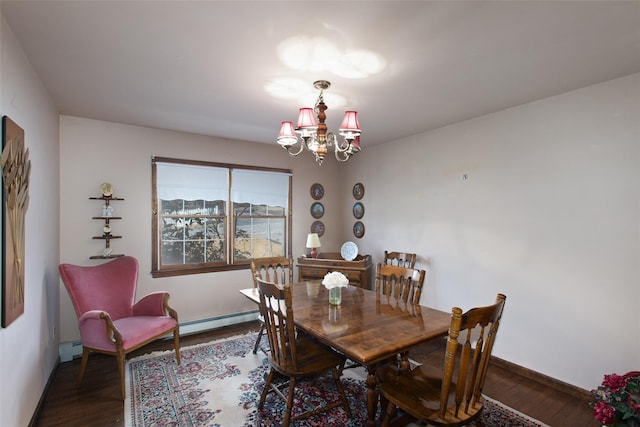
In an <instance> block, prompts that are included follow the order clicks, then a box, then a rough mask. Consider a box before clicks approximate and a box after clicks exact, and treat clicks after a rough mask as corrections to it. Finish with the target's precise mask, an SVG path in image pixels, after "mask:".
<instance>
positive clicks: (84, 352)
mask: <svg viewBox="0 0 640 427" xmlns="http://www.w3.org/2000/svg"><path fill="white" fill-rule="evenodd" d="M88 361H89V350H88V349H87V348H85V347H82V360H81V361H80V372H78V381H77V383H76V385H77V386H78V387H80V384H82V379H83V378H84V371H85V369H87V362H88Z"/></svg>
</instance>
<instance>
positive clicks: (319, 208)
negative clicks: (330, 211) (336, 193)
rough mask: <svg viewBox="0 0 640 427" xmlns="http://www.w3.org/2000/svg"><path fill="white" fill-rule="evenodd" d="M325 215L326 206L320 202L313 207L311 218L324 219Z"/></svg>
mask: <svg viewBox="0 0 640 427" xmlns="http://www.w3.org/2000/svg"><path fill="white" fill-rule="evenodd" d="M323 215H324V206H323V205H322V203H320V202H315V203H314V204H312V205H311V216H312V217H314V218H315V219H318V218H322V216H323Z"/></svg>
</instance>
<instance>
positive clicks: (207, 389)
mask: <svg viewBox="0 0 640 427" xmlns="http://www.w3.org/2000/svg"><path fill="white" fill-rule="evenodd" d="M254 342H255V334H247V335H241V336H235V337H231V338H227V339H224V340H219V341H213V342H210V343H206V344H199V345H195V346H190V347H184V348H182V349H181V352H180V353H181V356H182V364H181V365H180V366H178V365H176V361H175V355H174V353H173V351H166V352H155V353H150V354H147V355H143V356H140V357H137V358H135V359H131V360H129V361H128V362H127V370H126V376H127V378H126V382H127V397H126V400H125V405H124V412H125V414H124V419H125V427H152V426H153V427H159V426H176V427H192V426H194V427H195V426H198V427H200V426H202V427H204V426H206V427H217V426H228V427H236V426H242V427H253V426H278V425H282V421H283V416H282V413H283V410H284V402H283V401H282V400H281V399H280V398H279V397H278V396H275V395H274V394H273V393H270V394H269V397H268V398H267V401H266V403H265V406H264V409H263V411H261V412H258V410H257V403H258V400H259V399H260V393H261V392H262V389H263V386H264V378H265V375H266V374H267V372H268V370H269V362H268V359H267V357H266V356H265V355H264V354H263V353H261V352H258V354H257V355H256V354H253V353H252V350H253V344H254ZM365 378H366V373H365V371H364V369H362V368H357V369H347V370H345V371H344V374H343V376H342V383H343V385H344V389H345V392H346V393H347V396H348V398H349V404H350V406H351V411H352V417H351V418H350V419H349V418H347V416H346V413H345V412H344V410H343V409H342V408H334V409H333V410H331V411H329V412H327V413H325V414H320V415H316V416H314V417H312V418H308V419H306V420H301V421H298V422H296V423H294V424H293V425H295V426H297V427H303V426H304V427H311V426H313V427H316V426H318V427H319V426H323V427H328V426H340V427H343V426H351V427H361V426H364V425H365V424H366V386H365ZM299 389H300V392H299V393H297V394H296V397H295V400H294V403H295V408H294V413H297V412H302V411H304V410H306V408H307V407H308V406H309V405H311V406H314V407H315V406H316V405H318V404H320V403H322V402H324V401H325V400H328V401H334V400H336V399H337V397H336V395H337V391H335V386H334V384H333V380H332V379H331V376H330V375H328V376H326V377H323V378H320V379H318V380H316V381H315V382H314V383H313V384H311V383H305V384H304V385H303V386H301V387H299ZM482 418H483V422H484V425H485V426H486V427H516V426H517V427H533V426H540V427H544V426H545V424H542V423H540V422H539V421H536V420H534V419H532V418H529V417H527V416H526V415H524V414H521V413H519V412H517V411H515V410H513V409H511V408H509V407H506V406H505V405H502V404H501V403H500V402H497V401H494V400H491V399H487V403H486V405H485V410H484V411H483V416H482ZM470 426H474V424H470Z"/></svg>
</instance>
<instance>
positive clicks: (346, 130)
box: [338, 111, 362, 138]
mask: <svg viewBox="0 0 640 427" xmlns="http://www.w3.org/2000/svg"><path fill="white" fill-rule="evenodd" d="M338 130H339V132H340V135H343V136H353V138H355V137H356V136H358V135H360V132H362V131H361V130H360V123H358V112H357V111H345V112H344V119H343V120H342V124H341V125H340V128H339V129H338Z"/></svg>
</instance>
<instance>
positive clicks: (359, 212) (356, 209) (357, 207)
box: [353, 202, 364, 219]
mask: <svg viewBox="0 0 640 427" xmlns="http://www.w3.org/2000/svg"><path fill="white" fill-rule="evenodd" d="M353 216H355V217H356V219H360V218H362V217H363V216H364V205H363V204H362V203H360V202H356V203H355V204H354V205H353Z"/></svg>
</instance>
